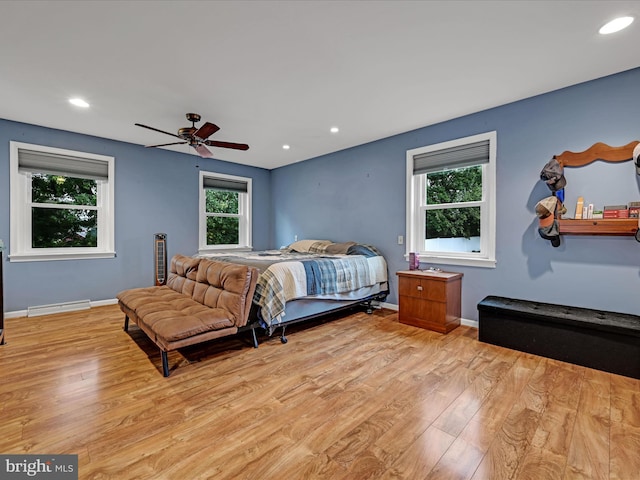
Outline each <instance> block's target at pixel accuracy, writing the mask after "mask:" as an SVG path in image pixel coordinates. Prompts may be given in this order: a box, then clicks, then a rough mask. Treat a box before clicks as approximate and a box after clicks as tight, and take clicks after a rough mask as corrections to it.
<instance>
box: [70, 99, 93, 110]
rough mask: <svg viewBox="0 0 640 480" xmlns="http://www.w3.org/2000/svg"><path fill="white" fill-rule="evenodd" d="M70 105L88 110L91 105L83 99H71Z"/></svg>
mask: <svg viewBox="0 0 640 480" xmlns="http://www.w3.org/2000/svg"><path fill="white" fill-rule="evenodd" d="M69 103H70V104H72V105H75V106H76V107H82V108H88V107H89V104H88V103H87V102H85V101H84V100H83V99H81V98H70V99H69Z"/></svg>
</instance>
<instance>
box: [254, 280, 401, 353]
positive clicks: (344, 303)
mask: <svg viewBox="0 0 640 480" xmlns="http://www.w3.org/2000/svg"><path fill="white" fill-rule="evenodd" d="M387 285H388V283H387ZM387 295H389V290H388V289H387V290H384V291H381V292H378V293H374V294H372V295H369V296H368V297H365V298H360V299H357V300H356V299H353V300H324V299H309V298H300V299H297V300H292V301H290V302H287V306H286V320H285V321H283V322H280V323H274V324H273V325H266V324H264V322H262V321H261V320H259V316H258V311H259V309H260V307H259V306H258V305H256V304H255V303H254V304H253V305H252V307H251V312H250V313H249V318H250V319H254V320H253V321H256V322H259V323H260V327H261V328H262V329H264V330H265V331H266V333H267V335H268V336H270V337H271V336H273V334H274V332H275V331H276V330H277V329H278V328H282V332H281V334H280V341H281V342H282V343H287V342H288V339H287V337H286V335H285V331H286V329H287V326H289V325H293V324H295V323H300V322H304V321H307V320H313V319H317V318H321V317H324V316H327V315H329V314H330V313H336V312H339V311H341V310H347V309H349V308H356V307H363V308H366V312H367V313H368V314H371V313H373V311H374V310H375V309H379V308H381V307H380V305H379V303H380V302H383V301H385V300H386V298H387Z"/></svg>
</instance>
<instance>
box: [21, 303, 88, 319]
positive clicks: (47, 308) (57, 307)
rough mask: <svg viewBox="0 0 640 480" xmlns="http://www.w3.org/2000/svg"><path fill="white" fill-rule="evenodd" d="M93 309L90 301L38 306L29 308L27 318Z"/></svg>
mask: <svg viewBox="0 0 640 480" xmlns="http://www.w3.org/2000/svg"><path fill="white" fill-rule="evenodd" d="M89 308H91V301H90V300H77V301H75V302H63V303H53V304H51V305H37V306H34V307H27V317H37V316H39V315H49V314H51V313H62V312H74V311H76V310H88V309H89Z"/></svg>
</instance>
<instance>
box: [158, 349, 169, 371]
mask: <svg viewBox="0 0 640 480" xmlns="http://www.w3.org/2000/svg"><path fill="white" fill-rule="evenodd" d="M160 356H161V357H162V374H163V375H164V376H165V377H168V376H169V359H168V358H167V352H165V351H164V350H160Z"/></svg>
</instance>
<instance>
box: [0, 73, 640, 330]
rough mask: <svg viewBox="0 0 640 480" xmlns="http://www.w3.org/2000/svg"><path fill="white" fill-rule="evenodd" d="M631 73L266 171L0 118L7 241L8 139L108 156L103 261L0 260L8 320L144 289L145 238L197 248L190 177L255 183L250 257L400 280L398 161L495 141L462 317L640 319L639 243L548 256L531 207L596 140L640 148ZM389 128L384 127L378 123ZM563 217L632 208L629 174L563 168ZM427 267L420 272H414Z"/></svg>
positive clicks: (148, 268) (401, 168) (575, 244)
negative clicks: (163, 237) (336, 257)
mask: <svg viewBox="0 0 640 480" xmlns="http://www.w3.org/2000/svg"><path fill="white" fill-rule="evenodd" d="M638 85H640V69H634V70H630V71H627V72H623V73H620V74H617V75H613V76H610V77H606V78H602V79H599V80H595V81H592V82H587V83H583V84H580V85H576V86H573V87H569V88H566V89H563V90H559V91H555V92H551V93H548V94H545V95H540V96H537V97H533V98H529V99H526V100H523V101H519V102H515V103H512V104H508V105H504V106H501V107H497V108H493V109H491V110H487V111H483V112H480V113H477V114H474V115H469V116H465V117H461V118H457V119H454V120H451V121H448V122H444V123H441V124H438V125H433V126H429V127H425V128H421V129H418V130H414V131H411V132H407V133H403V134H401V135H396V136H394V137H390V138H386V139H383V140H379V141H377V142H372V143H369V144H366V145H361V146H358V147H354V148H351V149H348V150H343V151H340V152H336V153H333V154H331V155H325V156H322V157H318V158H315V159H312V160H307V161H304V162H300V163H297V164H294V165H290V166H287V167H282V168H279V169H275V170H272V171H267V170H264V169H259V168H253V167H247V166H243V165H238V164H233V163H229V162H222V161H218V160H210V159H200V158H199V157H195V156H192V155H187V154H181V153H175V152H170V151H165V150H159V149H154V150H151V149H145V148H144V147H141V146H139V145H133V144H128V143H122V142H116V141H112V140H106V139H103V138H98V137H90V136H86V135H80V134H75V133H70V132H65V131H60V130H52V129H48V128H43V127H38V126H34V125H28V124H22V123H16V122H10V121H6V120H0V172H1V173H0V212H1V216H0V238H2V239H3V240H4V241H5V244H7V246H8V243H9V141H10V140H15V141H20V142H26V143H35V144H40V145H48V146H52V147H59V148H65V149H70V150H79V151H86V152H92V153H98V154H103V155H111V156H114V157H115V158H116V168H115V170H116V179H115V181H116V184H115V187H116V192H115V193H116V198H115V202H116V204H115V207H116V226H115V228H116V252H117V257H116V258H114V259H100V260H81V261H76V260H64V261H50V262H24V263H11V262H8V261H5V262H4V280H5V282H4V283H5V285H4V286H5V311H7V312H11V311H19V310H24V309H26V308H27V307H28V306H34V305H46V304H51V303H58V302H65V301H73V300H81V299H90V300H93V301H98V300H105V299H113V298H114V297H115V295H116V293H117V292H118V291H120V290H122V289H125V288H130V287H135V286H146V285H150V284H151V283H152V281H153V256H152V245H153V234H154V233H157V232H165V233H167V234H168V253H169V255H172V254H174V253H186V254H192V253H195V252H196V251H197V248H198V239H197V235H198V218H197V217H198V185H197V184H198V168H197V167H196V165H199V167H200V168H201V169H204V170H208V171H213V172H218V173H225V174H231V175H240V176H246V177H251V178H253V188H254V190H253V194H254V202H253V244H254V248H255V249H257V250H262V249H268V248H277V247H279V246H281V245H286V244H289V243H291V242H292V241H293V239H294V236H295V235H297V236H298V238H299V239H302V238H327V239H331V240H334V241H347V240H355V241H358V242H362V243H369V244H372V245H375V246H376V247H378V248H379V249H380V250H381V251H382V253H383V254H384V255H385V257H386V258H387V260H388V262H389V272H390V277H391V287H392V294H391V296H390V298H389V299H388V301H389V302H390V303H397V295H396V292H397V281H396V276H395V272H396V271H397V270H403V269H406V268H407V263H406V261H405V260H404V251H405V249H404V245H398V244H397V237H398V235H405V154H406V150H408V149H412V148H417V147H421V146H424V145H429V144H433V143H438V142H443V141H447V140H451V139H455V138H460V137H466V136H469V135H474V134H477V133H482V132H487V131H492V130H496V131H497V132H498V158H497V178H498V185H497V201H498V207H497V215H498V221H497V251H496V256H497V262H498V263H497V267H496V268H495V269H485V268H472V267H453V266H451V267H448V266H446V265H445V266H442V267H443V268H444V269H446V270H452V271H460V272H462V273H464V279H463V291H462V296H463V309H462V315H463V317H464V318H467V319H472V320H475V319H477V309H476V305H477V303H478V302H479V301H480V300H482V298H484V297H485V296H486V295H504V296H510V297H516V298H525V299H531V300H538V301H547V302H553V303H562V304H566V305H583V306H587V307H592V308H599V309H606V310H614V311H620V312H628V313H636V314H637V313H640V308H638V301H637V300H636V296H637V292H638V290H639V289H640V268H639V266H640V244H638V243H637V242H635V241H634V240H633V239H632V238H631V237H605V236H585V237H579V236H564V237H563V239H562V245H561V246H560V247H559V248H553V247H551V246H550V244H549V242H548V241H545V240H543V239H542V238H540V237H539V235H538V233H537V230H536V229H537V220H536V217H535V214H534V206H535V204H536V202H537V201H538V200H540V199H542V198H544V197H545V196H547V195H548V194H549V191H548V189H547V187H546V186H545V185H544V184H543V183H542V182H541V181H540V180H539V173H540V170H541V169H542V167H543V166H544V164H545V163H546V162H547V161H548V160H549V159H550V158H551V156H552V155H554V154H560V153H562V152H563V151H565V150H571V151H576V152H577V151H582V150H585V149H586V148H588V147H590V146H591V145H592V144H594V143H595V142H604V143H608V144H609V145H612V146H620V145H625V144H627V143H629V142H630V141H632V140H640V123H639V122H638V112H640V88H638ZM389 121H393V119H389ZM566 176H567V181H568V184H567V188H566V190H567V202H566V203H567V206H568V208H569V213H571V214H573V209H574V205H575V199H576V197H577V196H578V195H582V196H584V197H585V200H586V201H587V202H592V203H594V204H595V205H597V206H601V205H603V204H609V203H615V204H618V203H627V202H628V201H630V200H640V176H637V175H636V174H635V170H634V168H633V165H632V163H631V162H624V163H621V164H605V163H604V162H596V163H595V164H592V165H589V166H587V167H582V168H575V169H567V170H566ZM424 266H426V265H424Z"/></svg>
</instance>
